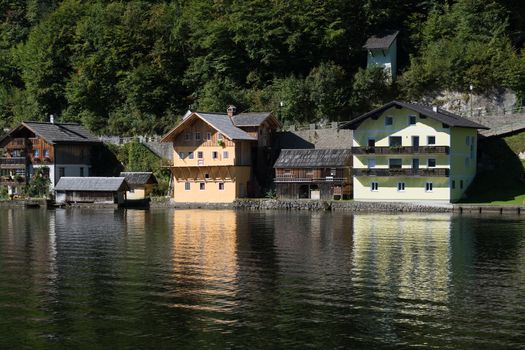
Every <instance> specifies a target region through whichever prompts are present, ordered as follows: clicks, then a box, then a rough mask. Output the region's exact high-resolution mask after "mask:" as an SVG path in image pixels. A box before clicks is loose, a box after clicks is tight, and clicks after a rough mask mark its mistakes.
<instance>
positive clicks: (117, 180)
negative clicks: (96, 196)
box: [55, 176, 129, 192]
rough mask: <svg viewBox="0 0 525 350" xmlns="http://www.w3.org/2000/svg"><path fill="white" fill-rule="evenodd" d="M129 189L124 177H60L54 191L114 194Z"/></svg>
mask: <svg viewBox="0 0 525 350" xmlns="http://www.w3.org/2000/svg"><path fill="white" fill-rule="evenodd" d="M128 189H129V186H128V183H127V182H126V178H124V177H64V176H63V177H61V178H60V180H58V183H57V184H56V186H55V191H93V192H116V191H126V190H128Z"/></svg>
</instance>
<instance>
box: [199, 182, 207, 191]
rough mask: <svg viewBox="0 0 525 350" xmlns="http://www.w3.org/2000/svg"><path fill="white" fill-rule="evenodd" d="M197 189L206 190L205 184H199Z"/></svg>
mask: <svg viewBox="0 0 525 350" xmlns="http://www.w3.org/2000/svg"><path fill="white" fill-rule="evenodd" d="M199 189H200V190H201V191H204V190H205V189H206V183H204V182H201V183H199Z"/></svg>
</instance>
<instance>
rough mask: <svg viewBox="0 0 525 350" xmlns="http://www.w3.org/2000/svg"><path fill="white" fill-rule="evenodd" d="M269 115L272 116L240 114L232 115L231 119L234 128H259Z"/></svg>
mask: <svg viewBox="0 0 525 350" xmlns="http://www.w3.org/2000/svg"><path fill="white" fill-rule="evenodd" d="M271 114H272V113H271V112H249V113H240V114H236V115H234V116H233V117H232V119H233V124H235V126H259V125H261V124H262V123H263V122H264V121H265V120H266V118H268V117H269V116H270V115H271Z"/></svg>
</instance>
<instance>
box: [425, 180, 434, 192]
mask: <svg viewBox="0 0 525 350" xmlns="http://www.w3.org/2000/svg"><path fill="white" fill-rule="evenodd" d="M432 189H433V186H432V182H427V183H426V184H425V191H426V192H432Z"/></svg>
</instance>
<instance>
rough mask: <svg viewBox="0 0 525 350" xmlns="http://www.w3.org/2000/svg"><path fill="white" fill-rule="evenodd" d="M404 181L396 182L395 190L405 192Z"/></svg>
mask: <svg viewBox="0 0 525 350" xmlns="http://www.w3.org/2000/svg"><path fill="white" fill-rule="evenodd" d="M405 186H406V183H404V182H398V183H397V192H405Z"/></svg>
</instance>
